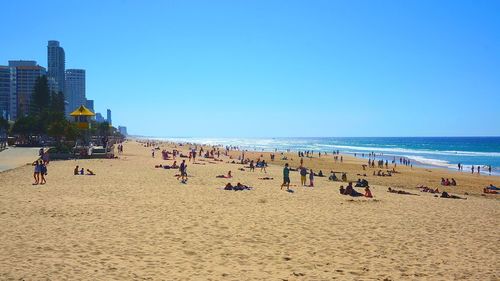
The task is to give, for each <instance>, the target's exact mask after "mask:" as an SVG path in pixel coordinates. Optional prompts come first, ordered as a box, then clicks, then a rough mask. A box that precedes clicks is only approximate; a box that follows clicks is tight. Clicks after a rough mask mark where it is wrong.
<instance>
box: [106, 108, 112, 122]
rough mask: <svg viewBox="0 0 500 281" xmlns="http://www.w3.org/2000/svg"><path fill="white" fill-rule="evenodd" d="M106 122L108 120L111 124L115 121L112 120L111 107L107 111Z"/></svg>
mask: <svg viewBox="0 0 500 281" xmlns="http://www.w3.org/2000/svg"><path fill="white" fill-rule="evenodd" d="M106 122H108V123H109V125H113V122H112V121H111V109H108V110H107V111H106Z"/></svg>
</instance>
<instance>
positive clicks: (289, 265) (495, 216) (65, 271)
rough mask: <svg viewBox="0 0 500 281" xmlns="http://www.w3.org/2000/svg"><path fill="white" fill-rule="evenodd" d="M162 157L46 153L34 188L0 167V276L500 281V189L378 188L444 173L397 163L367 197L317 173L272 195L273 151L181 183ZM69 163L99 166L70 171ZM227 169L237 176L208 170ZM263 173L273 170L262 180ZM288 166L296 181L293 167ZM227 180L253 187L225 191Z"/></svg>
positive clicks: (198, 171) (138, 152)
mask: <svg viewBox="0 0 500 281" xmlns="http://www.w3.org/2000/svg"><path fill="white" fill-rule="evenodd" d="M256 156H257V155H256ZM266 157H267V156H266ZM224 159H225V160H227V159H226V158H224ZM296 161H298V159H294V160H293V161H291V160H290V161H289V162H290V163H292V164H293V163H295V162H296ZM308 161H309V160H308ZM311 161H312V162H308V163H306V165H309V166H310V167H318V168H321V167H323V165H324V167H326V166H328V165H330V166H332V165H337V167H338V168H339V169H345V170H349V171H352V174H353V175H352V177H353V178H355V177H356V176H355V172H356V171H357V172H360V171H361V168H360V165H359V163H358V162H357V161H358V160H356V159H350V158H349V159H347V160H346V163H343V164H342V165H340V164H332V163H331V161H332V160H331V159H330V160H328V159H327V158H324V159H319V160H316V161H313V160H311ZM171 162H172V161H162V160H160V159H159V158H155V159H152V158H151V156H150V148H144V147H142V146H141V145H139V144H137V143H135V142H128V143H127V144H125V154H124V155H123V156H121V157H120V159H115V160H78V161H60V162H52V163H50V165H49V175H48V180H47V181H48V183H47V184H46V185H44V186H32V185H31V180H32V178H31V173H32V167H30V166H24V167H21V168H18V169H14V170H10V171H7V172H4V173H0V225H1V230H0V279H1V280H19V279H24V280H65V279H69V280H498V279H499V278H500V277H499V270H498V269H497V267H496V266H495V260H496V259H497V257H498V256H499V250H498V243H499V242H500V239H499V237H498V230H499V225H500V223H499V222H500V221H499V215H500V213H499V211H500V203H499V200H498V199H495V198H494V196H488V198H483V197H482V196H468V199H467V200H451V199H442V198H435V197H433V196H432V195H430V194H420V195H421V196H404V195H397V194H391V193H387V192H386V189H387V185H389V184H391V185H392V184H393V183H394V184H395V185H398V186H403V187H406V188H409V187H411V186H413V183H414V182H417V181H422V182H427V181H430V183H434V182H435V178H438V177H439V176H440V175H441V173H449V172H446V171H439V170H433V171H432V172H426V171H425V170H423V169H414V170H415V171H411V170H410V169H406V168H402V170H401V171H402V174H401V175H398V176H395V177H392V178H383V179H382V178H370V177H367V178H368V180H370V183H372V182H373V183H374V185H373V187H372V191H373V193H374V195H375V198H374V199H364V198H361V199H354V200H352V199H350V198H348V197H345V196H342V195H340V194H339V193H338V187H339V185H340V184H342V183H339V182H335V183H333V182H328V181H327V180H326V178H316V187H314V188H304V187H293V189H294V191H295V192H294V193H287V192H285V191H281V190H280V189H279V185H280V184H281V169H282V168H281V164H282V162H281V161H276V164H280V165H271V166H269V167H268V169H267V174H264V173H261V172H260V171H259V169H257V170H256V171H255V172H249V171H239V170H238V169H237V168H239V167H241V165H236V164H227V163H218V164H211V163H208V162H207V161H203V163H206V165H192V164H189V166H188V173H189V174H190V175H191V177H190V178H189V180H188V183H187V184H181V183H180V182H179V181H177V179H176V178H175V177H174V175H175V174H176V173H177V170H165V169H155V168H154V165H155V164H159V163H168V164H171ZM313 162H314V163H313ZM200 163H202V161H200ZM75 165H80V166H81V167H84V168H90V169H92V170H93V171H94V172H96V173H97V175H96V176H73V175H72V172H73V168H74V166H75ZM349 165H352V167H351V166H349ZM356 169H357V170H356ZM228 170H231V171H232V173H233V175H234V178H233V179H217V178H215V176H216V175H218V174H225V173H226V172H227V171H228ZM358 170H359V171H358ZM324 172H325V171H324ZM426 173H429V174H432V176H431V177H430V178H428V177H424V176H423V175H426ZM453 175H455V174H453ZM263 176H270V177H274V180H270V181H263V180H258V177H263ZM291 176H292V183H295V184H297V183H299V182H300V180H299V176H298V174H297V173H292V174H291ZM455 177H456V178H458V180H459V182H463V183H466V184H464V185H463V186H460V187H458V189H457V190H456V192H457V193H459V194H463V193H464V192H470V193H476V194H478V193H480V190H481V187H482V186H483V184H485V183H486V182H492V183H498V182H499V180H498V177H489V179H484V178H486V177H480V178H479V180H478V181H475V180H474V179H475V178H472V176H470V175H460V174H457V175H456V176H455ZM228 181H230V182H232V183H233V184H235V183H236V182H242V183H244V184H248V185H251V186H253V187H254V189H253V190H250V191H237V192H235V191H225V190H221V187H223V186H224V185H225V184H226V183H227V182H228ZM474 182H477V184H474ZM405 183H408V184H406V185H405ZM413 192H417V193H418V191H413Z"/></svg>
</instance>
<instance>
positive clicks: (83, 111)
mask: <svg viewBox="0 0 500 281" xmlns="http://www.w3.org/2000/svg"><path fill="white" fill-rule="evenodd" d="M70 116H72V117H73V118H74V122H75V123H76V126H77V127H78V128H80V129H90V119H91V118H92V117H93V116H95V114H94V112H92V111H90V109H88V108H86V107H85V106H83V105H80V107H78V108H77V109H76V110H75V111H73V112H71V113H70Z"/></svg>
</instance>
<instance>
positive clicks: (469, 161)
mask: <svg viewBox="0 0 500 281" xmlns="http://www.w3.org/2000/svg"><path fill="white" fill-rule="evenodd" d="M155 139H159V140H167V141H174V142H191V143H199V144H207V145H216V144H217V145H223V146H229V145H231V146H237V147H239V148H241V149H250V150H256V151H275V150H277V151H287V150H290V151H307V150H309V151H314V152H327V153H328V154H331V153H332V152H333V151H337V150H339V151H340V152H341V153H346V154H356V155H357V156H358V157H361V155H362V154H365V157H366V156H367V154H368V153H370V152H373V153H375V154H377V155H378V157H377V159H387V160H389V162H391V160H392V159H393V158H396V162H397V163H399V158H400V157H405V158H408V159H410V160H411V161H412V163H414V164H415V165H419V166H430V167H444V168H450V169H455V170H456V169H457V168H458V166H457V165H458V163H461V164H462V165H464V170H469V171H470V168H471V166H472V165H474V166H481V169H482V172H483V173H486V172H487V166H490V165H491V167H492V171H493V173H494V174H497V175H498V174H500V137H355V138H354V137H325V138H195V137H190V138H188V137H185V138H169V137H166V138H155Z"/></svg>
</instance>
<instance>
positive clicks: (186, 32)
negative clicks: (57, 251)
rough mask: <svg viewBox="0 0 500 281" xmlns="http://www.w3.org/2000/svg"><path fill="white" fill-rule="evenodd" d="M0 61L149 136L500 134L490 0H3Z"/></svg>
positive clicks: (497, 22)
mask: <svg viewBox="0 0 500 281" xmlns="http://www.w3.org/2000/svg"><path fill="white" fill-rule="evenodd" d="M2 10H3V13H2V14H3V16H2V22H3V23H4V25H3V28H1V29H0V38H2V39H1V45H0V46H1V47H0V64H7V61H8V60H10V59H26V60H29V59H34V60H37V61H38V62H39V64H40V65H42V66H46V65H47V61H46V52H47V51H46V46H47V41H48V40H59V41H60V42H61V45H62V47H63V48H64V49H65V51H66V68H84V69H86V70H87V98H89V99H94V100H95V106H96V110H97V111H100V112H102V113H105V110H106V108H111V109H112V111H113V121H114V125H126V126H128V128H129V133H133V134H141V135H154V136H206V137H216V136H219V137H224V136H234V137H250V136H254V137H273V136H277V137H286V136H290V137H296V136H471V135H472V136H478V135H496V136H498V135H500V111H499V106H500V17H498V12H499V11H500V1H457V0H455V1H444V0H438V1H435V0H431V1H426V0H418V1H417V0H411V1H410V0H409V1H396V0H394V1H369V0H364V1H356V0H350V1H334V0H330V1H315V0H312V1H290V0H287V1H272V0H267V1H256V0H255V1H239V0H232V1H217V0H214V1H189V0H186V1H138V0H137V1H50V0H47V1H3V2H2Z"/></svg>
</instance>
